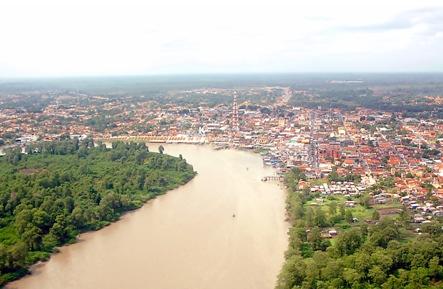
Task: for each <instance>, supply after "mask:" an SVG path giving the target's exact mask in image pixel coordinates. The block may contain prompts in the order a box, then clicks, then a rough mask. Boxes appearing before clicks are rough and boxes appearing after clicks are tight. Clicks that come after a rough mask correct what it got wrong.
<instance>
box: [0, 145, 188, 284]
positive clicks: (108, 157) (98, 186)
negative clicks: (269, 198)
mask: <svg viewBox="0 0 443 289" xmlns="http://www.w3.org/2000/svg"><path fill="white" fill-rule="evenodd" d="M195 174H196V172H194V170H193V167H192V166H191V165H189V164H188V163H187V162H186V160H185V159H183V158H182V156H181V155H180V156H179V157H172V156H168V155H166V154H163V150H161V149H160V150H159V153H154V152H149V150H148V147H147V146H146V145H145V144H144V143H123V142H115V143H113V144H112V149H111V148H106V146H105V145H104V144H98V145H94V142H93V140H92V139H89V138H88V139H84V140H82V141H79V140H78V139H73V140H71V139H69V138H67V139H65V140H60V141H55V142H42V143H39V144H36V145H29V146H27V147H26V154H23V153H22V152H21V149H11V150H8V151H6V154H5V156H3V157H0V217H1V219H0V273H1V276H0V284H5V283H7V282H9V281H11V280H14V279H17V278H19V277H20V276H23V275H24V274H26V273H27V272H28V268H29V266H30V265H32V264H34V263H36V262H37V261H39V260H44V259H47V258H49V256H50V254H51V253H52V252H53V251H54V249H55V248H56V247H57V246H60V245H63V244H66V243H69V242H73V241H75V238H76V236H77V235H78V234H79V233H81V232H85V231H88V230H97V229H100V228H102V227H103V226H106V225H107V224H109V223H110V222H112V221H115V220H117V219H118V218H119V217H120V216H121V214H122V213H124V212H126V211H129V210H133V209H136V208H139V207H141V206H142V205H143V203H144V202H146V201H147V200H149V199H151V198H153V197H155V196H157V195H159V194H163V193H165V192H166V191H168V190H171V189H173V188H176V187H178V186H180V185H182V184H185V183H186V182H188V181H189V180H190V179H192V178H193V177H194V176H195Z"/></svg>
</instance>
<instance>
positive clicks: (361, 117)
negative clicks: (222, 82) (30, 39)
mask: <svg viewBox="0 0 443 289" xmlns="http://www.w3.org/2000/svg"><path fill="white" fill-rule="evenodd" d="M307 94H309V92H307V91H300V90H296V89H294V88H291V87H281V86H264V87H246V88H241V87H240V88H214V89H211V88H205V89H200V88H199V89H190V90H183V91H174V92H172V93H171V94H170V97H169V101H166V103H165V102H164V101H163V102H159V101H156V100H155V99H147V100H144V99H143V98H137V99H133V98H130V97H126V98H125V97H121V98H112V97H107V96H98V95H92V96H91V95H86V94H82V93H80V92H75V91H74V92H65V93H60V92H57V91H52V92H48V93H47V97H46V98H45V104H44V107H43V108H42V109H40V110H38V109H37V110H32V109H27V108H24V107H21V106H20V105H19V104H20V103H21V102H20V99H21V97H23V96H22V95H8V98H9V100H8V101H9V102H12V103H16V104H18V105H17V106H16V107H15V108H7V106H6V108H5V106H3V108H2V109H1V110H0V123H2V126H1V127H0V144H2V145H3V150H5V149H7V148H8V147H11V146H21V147H23V149H24V147H25V146H26V144H28V143H31V142H35V141H38V140H43V141H49V140H56V139H59V138H60V137H62V136H69V137H70V138H75V137H77V138H80V139H82V138H85V137H87V136H92V137H93V138H94V139H95V140H98V141H102V142H110V141H116V140H123V141H143V142H147V143H189V144H209V145H211V146H213V147H214V149H217V150H220V149H227V148H236V149H241V150H251V151H254V152H256V153H259V154H261V155H262V159H263V164H264V165H266V166H272V167H274V168H276V169H277V170H276V175H275V176H263V181H267V180H280V179H282V178H283V175H284V174H285V173H286V172H288V171H289V170H291V169H292V168H295V167H296V168H298V169H300V170H301V171H303V172H304V174H306V176H307V177H308V179H310V180H316V182H317V183H318V184H317V185H314V186H311V187H310V188H309V189H310V190H311V192H312V193H320V194H321V196H327V195H331V194H332V195H336V194H340V195H343V196H347V197H348V198H349V199H352V198H354V197H358V196H360V194H362V193H364V192H367V191H370V192H371V195H372V198H373V199H372V200H371V201H372V202H373V203H374V204H379V205H383V206H382V207H384V208H385V207H389V206H387V205H386V203H389V204H392V203H394V204H395V205H394V208H397V209H398V207H399V206H406V207H408V208H409V209H410V210H411V211H412V212H413V213H414V218H413V222H416V223H426V222H430V220H431V219H432V218H433V217H437V216H443V207H442V206H441V205H442V203H443V202H442V201H443V163H442V160H441V157H442V156H441V146H440V142H441V141H442V140H443V133H440V132H441V131H443V122H441V121H440V120H438V119H437V118H435V119H432V118H430V119H429V118H428V119H419V118H412V117H408V116H405V115H404V114H402V113H395V112H387V111H382V110H376V109H370V108H365V107H358V108H356V109H353V110H343V109H339V108H328V109H326V108H321V107H317V108H306V107H302V106H297V105H296V104H294V102H293V101H291V100H293V99H294V98H295V95H307ZM189 98H192V99H194V101H186V100H187V99H189ZM217 98H218V99H217ZM48 99H49V101H48ZM165 99H168V98H167V97H165ZM172 99H175V101H173V100H172ZM214 99H215V100H214ZM428 99H432V102H436V103H438V102H439V101H440V100H441V97H428ZM180 100H181V101H180ZM14 101H15V102H14ZM304 186H305V184H304V183H303V182H301V183H300V187H301V188H303V187H304ZM349 204H352V201H350V203H347V205H349ZM380 212H382V213H383V212H385V213H386V212H387V214H390V213H392V212H397V210H386V209H383V210H380Z"/></svg>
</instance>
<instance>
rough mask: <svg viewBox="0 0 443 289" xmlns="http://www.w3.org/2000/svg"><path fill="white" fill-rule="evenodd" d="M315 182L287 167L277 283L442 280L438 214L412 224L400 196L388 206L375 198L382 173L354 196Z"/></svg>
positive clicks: (281, 286) (421, 284)
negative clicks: (284, 234)
mask: <svg viewBox="0 0 443 289" xmlns="http://www.w3.org/2000/svg"><path fill="white" fill-rule="evenodd" d="M324 181H325V182H328V181H330V180H324ZM343 181H344V180H343ZM356 181H358V180H356ZM314 182H318V180H316V181H311V182H310V181H309V180H306V176H305V175H304V174H303V173H302V172H301V171H300V170H299V169H297V168H295V169H293V170H292V171H290V172H289V173H288V174H287V175H286V178H285V184H286V186H287V190H288V197H287V210H288V214H289V219H290V222H291V228H290V231H289V249H288V251H287V252H286V261H285V264H284V266H283V268H282V271H281V273H280V275H279V277H278V281H277V286H276V288H277V289H295V288H306V289H307V288H318V289H320V288H322V289H323V288H324V289H329V288H331V289H332V288H334V289H335V288H362V289H366V288H382V289H396V288H407V289H417V288H442V287H443V282H442V278H443V266H442V259H443V234H441V232H442V220H441V219H438V218H437V219H434V220H432V221H430V222H427V224H423V226H422V227H421V229H420V230H418V229H416V228H414V223H413V218H412V217H411V213H410V212H409V210H408V209H407V208H406V207H403V206H402V204H396V203H395V202H394V201H393V204H391V205H389V206H390V207H391V209H389V210H390V212H389V213H386V207H387V206H386V204H380V205H379V204H376V203H375V202H374V199H376V196H377V194H379V193H380V191H381V187H383V186H389V181H387V180H385V181H383V182H381V183H378V184H376V185H374V186H373V187H371V188H368V189H367V190H366V191H365V192H364V193H362V194H360V195H359V196H344V195H339V194H329V195H328V194H323V195H322V194H320V193H319V192H313V190H310V188H311V187H312V186H314V185H315V184H314ZM392 207H395V208H397V209H396V210H394V209H392ZM392 212H395V213H392Z"/></svg>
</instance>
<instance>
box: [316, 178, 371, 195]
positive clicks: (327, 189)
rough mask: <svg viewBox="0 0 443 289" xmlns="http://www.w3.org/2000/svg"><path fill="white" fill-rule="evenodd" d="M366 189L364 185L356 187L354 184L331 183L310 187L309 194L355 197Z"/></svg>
mask: <svg viewBox="0 0 443 289" xmlns="http://www.w3.org/2000/svg"><path fill="white" fill-rule="evenodd" d="M365 189H366V187H365V186H364V185H356V184H355V183H354V182H331V183H330V184H327V183H324V184H322V185H315V186H312V187H311V189H310V190H311V192H313V193H316V192H319V193H321V194H322V195H344V196H350V197H355V196H359V195H361V194H362V192H363V191H364V190H365Z"/></svg>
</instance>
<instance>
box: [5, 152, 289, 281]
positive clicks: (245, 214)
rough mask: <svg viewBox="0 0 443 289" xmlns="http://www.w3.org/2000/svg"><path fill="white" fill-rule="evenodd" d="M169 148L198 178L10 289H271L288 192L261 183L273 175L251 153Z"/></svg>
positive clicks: (283, 240) (86, 238) (283, 239)
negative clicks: (185, 161)
mask: <svg viewBox="0 0 443 289" xmlns="http://www.w3.org/2000/svg"><path fill="white" fill-rule="evenodd" d="M164 148H165V153H167V154H170V155H174V156H179V155H180V154H181V155H182V156H183V157H184V158H185V159H186V160H187V162H189V163H192V164H193V166H194V168H195V170H196V171H198V172H199V174H198V175H197V177H195V178H194V179H192V180H191V181H190V182H188V183H187V184H186V185H185V186H181V187H179V188H177V189H175V190H172V191H170V192H168V193H167V194H165V195H163V196H159V197H157V198H155V199H154V200H151V201H149V202H147V203H146V204H145V205H144V206H143V207H142V208H140V209H138V210H136V211H134V212H133V213H131V214H128V215H125V216H124V217H123V218H121V220H120V221H119V222H116V223H113V224H111V225H110V226H107V227H106V228H103V229H102V230H99V231H97V232H93V233H87V234H86V235H82V236H81V238H82V239H81V242H78V243H76V244H73V245H70V246H67V247H62V248H61V250H60V254H56V255H54V256H53V257H52V258H51V259H50V260H49V261H48V262H46V263H44V264H43V265H42V266H39V267H38V268H36V271H35V272H34V273H35V274H32V275H30V276H27V277H25V278H23V279H21V280H19V281H17V282H14V283H11V284H10V285H11V288H18V289H37V288H38V289H41V288H45V289H59V288H64V289H96V288H108V289H119V288H133V289H142V288H143V289H145V288H146V287H147V286H148V287H149V286H151V287H152V288H156V289H168V288H177V289H187V288H194V289H207V288H213V289H222V288H223V289H224V288H232V289H249V288H250V289H253V288H254V289H271V288H273V287H274V285H275V282H276V276H277V274H278V272H279V270H280V268H281V265H282V263H283V260H284V258H283V257H284V251H285V250H286V248H287V229H288V227H287V223H286V222H285V221H284V218H285V203H284V199H285V193H284V191H283V190H282V189H281V187H279V186H278V184H276V183H268V182H262V181H261V180H260V179H261V177H262V176H264V175H272V174H273V172H274V170H273V169H272V168H267V167H263V165H262V160H261V159H260V157H259V156H257V155H256V154H253V153H249V152H242V151H236V150H222V151H215V150H213V149H212V148H210V147H209V146H191V145H168V144H165V145H164ZM152 149H153V150H155V148H152ZM233 214H235V215H236V217H235V218H233V217H232V215H233ZM79 276H81V277H79Z"/></svg>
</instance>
